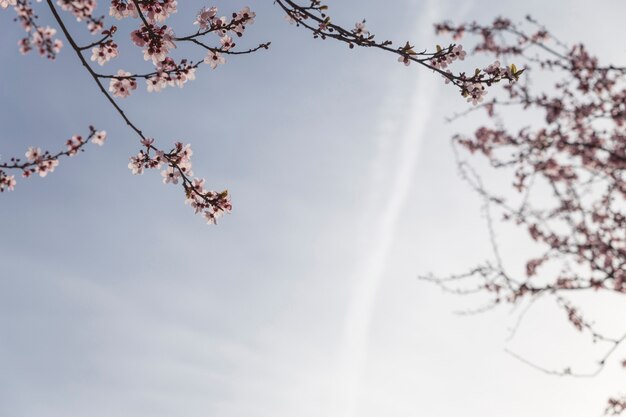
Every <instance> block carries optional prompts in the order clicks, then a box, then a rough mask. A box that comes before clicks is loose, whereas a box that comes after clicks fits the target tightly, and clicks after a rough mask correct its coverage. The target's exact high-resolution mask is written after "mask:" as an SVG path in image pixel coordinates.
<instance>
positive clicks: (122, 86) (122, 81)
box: [109, 70, 137, 98]
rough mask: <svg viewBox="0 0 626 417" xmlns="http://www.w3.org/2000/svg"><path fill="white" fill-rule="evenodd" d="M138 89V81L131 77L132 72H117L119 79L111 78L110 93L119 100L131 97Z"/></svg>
mask: <svg viewBox="0 0 626 417" xmlns="http://www.w3.org/2000/svg"><path fill="white" fill-rule="evenodd" d="M136 88H137V80H135V78H133V77H132V76H131V74H130V72H126V71H124V70H119V71H117V77H114V78H111V82H110V83H109V91H110V92H111V93H113V95H114V96H115V97H119V98H125V97H128V96H130V92H131V91H133V90H135V89H136Z"/></svg>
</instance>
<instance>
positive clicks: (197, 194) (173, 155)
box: [46, 0, 232, 223]
mask: <svg viewBox="0 0 626 417" xmlns="http://www.w3.org/2000/svg"><path fill="white" fill-rule="evenodd" d="M46 2H47V4H48V7H49V8H50V11H51V12H52V14H53V16H54V18H55V20H56V22H57V24H58V25H59V27H60V28H61V30H62V32H63V34H64V35H65V37H66V39H67V40H68V42H69V43H70V45H71V47H72V49H73V50H74V51H75V52H76V55H77V56H78V59H79V60H80V62H81V63H82V65H83V67H84V68H85V69H86V70H87V72H88V73H89V74H90V75H91V77H92V78H93V80H94V81H95V83H96V85H97V86H98V89H99V90H100V92H101V93H102V94H103V95H104V96H105V98H106V99H107V101H109V103H110V104H111V105H112V106H113V108H114V109H115V110H116V111H117V113H118V114H119V115H120V116H121V117H122V119H123V120H124V121H125V122H126V124H127V125H128V126H129V127H130V128H131V129H132V130H133V131H134V132H135V133H136V134H137V135H138V136H139V137H140V139H141V143H142V144H143V145H144V146H145V147H146V151H145V152H144V151H143V150H142V151H141V152H140V155H141V159H139V158H137V157H135V159H131V164H129V165H130V166H131V168H134V171H135V172H136V173H139V169H138V166H139V167H142V166H144V167H148V168H160V165H161V163H166V164H167V165H168V169H167V170H165V171H163V174H164V175H163V177H164V182H165V183H168V182H172V183H174V184H177V183H178V179H179V178H180V179H182V186H183V188H184V190H185V195H186V196H187V201H188V202H190V203H191V204H192V206H193V207H194V208H195V209H196V213H199V212H202V213H203V215H204V217H205V218H206V219H207V222H209V223H215V222H216V220H217V218H218V217H219V216H221V215H222V214H223V213H225V212H229V211H230V210H231V208H232V206H231V203H230V199H229V197H228V192H227V191H223V192H220V193H217V192H214V191H206V190H204V188H203V184H204V180H200V179H191V178H190V177H189V176H188V175H192V173H191V162H190V156H191V150H190V148H189V147H188V146H187V147H183V145H182V144H180V143H178V144H176V147H175V148H174V149H173V150H172V151H170V152H168V153H165V152H163V151H161V150H159V149H158V148H156V147H155V146H154V145H153V142H154V140H153V139H150V138H147V137H146V136H145V135H144V134H143V132H142V131H141V130H140V129H139V128H138V127H137V126H136V125H135V124H134V123H133V122H132V121H131V120H130V119H129V118H128V116H127V115H126V114H125V113H124V111H123V110H122V108H121V107H120V106H119V105H118V104H117V103H116V102H115V100H114V99H113V98H112V97H111V95H110V94H109V93H108V92H107V90H106V89H105V88H104V86H103V85H102V83H101V82H100V79H99V77H98V75H97V74H96V73H95V72H94V71H93V69H92V68H91V66H90V65H89V63H88V62H87V60H86V59H85V58H84V56H83V55H82V53H81V49H80V47H79V46H78V45H77V44H76V42H75V40H74V38H73V37H72V35H71V34H70V33H69V31H68V29H67V27H66V25H65V23H64V22H63V19H61V17H60V16H59V14H58V12H57V10H56V8H55V7H54V5H53V4H52V1H51V0H46ZM150 151H154V152H155V154H156V156H155V158H153V159H151V158H150V156H149V152H150ZM138 164H139V165H138Z"/></svg>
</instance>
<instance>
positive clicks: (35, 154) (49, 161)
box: [0, 126, 106, 192]
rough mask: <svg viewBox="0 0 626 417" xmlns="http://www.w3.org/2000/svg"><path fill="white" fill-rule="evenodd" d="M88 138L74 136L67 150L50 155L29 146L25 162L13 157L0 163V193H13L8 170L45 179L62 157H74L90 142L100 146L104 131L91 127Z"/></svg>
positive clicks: (13, 177) (104, 137) (13, 182)
mask: <svg viewBox="0 0 626 417" xmlns="http://www.w3.org/2000/svg"><path fill="white" fill-rule="evenodd" d="M89 130H90V133H89V136H87V138H86V139H83V137H82V136H80V135H74V136H72V137H71V138H70V139H68V140H67V142H66V146H67V149H66V150H64V151H59V152H57V153H56V154H51V153H50V152H49V151H45V152H42V151H41V149H40V148H37V147H33V146H31V147H30V148H28V151H27V152H26V154H25V155H26V161H22V160H21V158H16V157H13V158H11V159H10V161H9V162H2V163H0V192H3V191H4V190H5V189H6V190H8V191H13V190H14V188H15V185H16V180H15V176H14V175H8V174H7V171H9V170H19V171H21V172H22V177H24V178H28V177H30V176H31V175H33V174H35V173H37V174H39V176H40V177H45V176H47V175H48V174H49V173H51V172H53V171H54V169H55V168H56V167H57V166H58V165H59V158H60V157H62V156H69V157H72V156H75V155H77V154H78V152H79V151H80V152H82V151H84V149H83V147H84V146H85V145H86V144H87V143H88V142H89V141H91V142H92V143H94V144H96V145H100V146H102V145H103V144H104V141H105V140H106V132H105V131H96V129H95V128H94V127H93V126H89Z"/></svg>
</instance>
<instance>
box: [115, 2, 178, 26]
mask: <svg viewBox="0 0 626 417" xmlns="http://www.w3.org/2000/svg"><path fill="white" fill-rule="evenodd" d="M177 6H178V2H177V1H176V0H160V1H159V0H141V1H140V2H139V9H140V10H141V12H142V13H144V14H145V17H146V18H147V20H148V21H149V22H163V21H164V20H165V19H167V18H168V17H169V16H170V15H172V14H173V13H176V12H177V11H178V9H177ZM109 15H111V16H113V17H114V18H116V19H118V20H120V19H124V18H127V17H131V18H137V17H139V13H138V11H137V8H136V7H135V3H134V2H133V1H132V0H111V6H110V7H109Z"/></svg>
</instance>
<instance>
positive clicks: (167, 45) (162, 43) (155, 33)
mask: <svg viewBox="0 0 626 417" xmlns="http://www.w3.org/2000/svg"><path fill="white" fill-rule="evenodd" d="M173 38H174V32H173V31H172V29H171V28H169V27H167V26H165V25H164V26H158V25H153V24H148V25H147V26H146V25H143V24H142V25H141V27H140V28H139V29H138V30H135V31H133V32H132V33H131V39H132V41H133V43H134V44H135V45H137V46H138V47H140V48H144V50H143V59H145V60H146V61H148V60H152V62H153V63H154V65H157V64H158V63H159V62H161V61H163V60H164V59H165V58H166V57H167V54H168V52H169V51H170V49H173V48H175V47H176V45H174V42H173Z"/></svg>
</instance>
